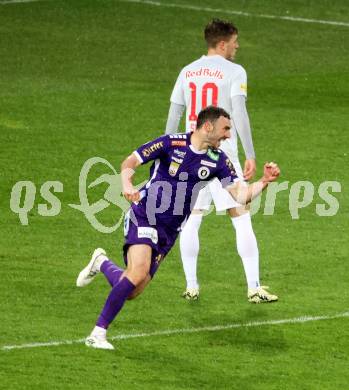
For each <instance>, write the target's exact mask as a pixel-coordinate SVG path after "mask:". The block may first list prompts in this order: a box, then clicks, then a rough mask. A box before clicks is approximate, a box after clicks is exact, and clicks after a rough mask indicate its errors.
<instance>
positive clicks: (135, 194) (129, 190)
mask: <svg viewBox="0 0 349 390" xmlns="http://www.w3.org/2000/svg"><path fill="white" fill-rule="evenodd" d="M123 195H124V197H125V199H126V200H128V201H129V202H138V201H139V199H140V193H139V191H138V190H137V189H135V188H134V187H132V186H127V187H125V188H124V190H123Z"/></svg>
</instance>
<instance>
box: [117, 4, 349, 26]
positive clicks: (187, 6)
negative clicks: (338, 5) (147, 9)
mask: <svg viewBox="0 0 349 390" xmlns="http://www.w3.org/2000/svg"><path fill="white" fill-rule="evenodd" d="M120 1H123V2H125V3H138V4H146V5H153V6H157V7H168V8H182V9H188V10H191V11H203V12H221V13H225V14H230V15H238V16H249V17H254V18H264V19H277V20H288V21H290V22H303V23H317V24H330V25H333V26H345V27H349V23H348V22H337V21H334V20H321V19H308V18H300V17H296V16H282V15H268V14H254V13H250V12H243V11H234V10H229V9H223V8H210V7H199V6H196V5H191V4H176V3H161V2H159V1H151V0H120Z"/></svg>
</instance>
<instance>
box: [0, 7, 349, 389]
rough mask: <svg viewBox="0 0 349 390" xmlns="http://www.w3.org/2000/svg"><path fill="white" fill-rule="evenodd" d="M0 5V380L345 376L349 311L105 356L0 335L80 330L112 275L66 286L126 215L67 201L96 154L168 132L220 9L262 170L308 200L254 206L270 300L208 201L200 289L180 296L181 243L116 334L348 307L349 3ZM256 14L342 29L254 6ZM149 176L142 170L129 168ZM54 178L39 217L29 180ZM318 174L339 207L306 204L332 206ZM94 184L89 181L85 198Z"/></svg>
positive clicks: (96, 193)
mask: <svg viewBox="0 0 349 390" xmlns="http://www.w3.org/2000/svg"><path fill="white" fill-rule="evenodd" d="M161 2H162V3H163V4H169V3H170V2H167V1H165V0H161ZM3 3H4V2H3V1H0V145H1V155H0V222H1V234H0V302H1V304H0V388H1V389H74V390H75V389H183V390H186V389H239V390H240V389H241V390H245V389H248V390H259V389H268V390H270V389H277V390H279V389H295V390H296V389H297V390H299V389H322V390H323V389H331V390H332V389H345V388H348V383H349V371H348V354H349V341H348V340H349V331H348V325H349V323H348V317H345V316H344V317H340V318H332V319H328V320H321V321H320V320H319V321H309V322H304V323H283V324H278V325H276V324H274V325H260V326H257V325H256V326H251V327H237V328H231V329H226V330H220V331H219V330H217V331H201V332H197V333H174V334H168V335H166V334H164V335H157V336H156V335H154V336H149V337H138V338H128V339H121V340H120V339H119V340H114V341H113V342H114V344H115V346H116V350H115V351H114V352H109V351H106V352H105V351H95V350H90V349H88V348H86V347H85V346H84V345H83V344H82V343H74V344H71V345H58V346H43V347H36V348H29V347H28V348H22V349H13V350H5V349H4V348H3V347H4V346H13V345H23V344H28V343H38V342H48V343H50V342H53V341H58V342H62V341H65V340H79V339H82V338H84V337H85V336H87V335H88V333H89V332H90V330H91V328H92V326H93V324H94V321H95V319H96V318H97V315H98V314H99V311H100V310H101V307H102V305H103V302H104V299H105V297H106V294H107V291H108V287H107V284H106V282H105V280H104V278H103V277H99V278H98V279H97V280H96V281H95V282H94V283H93V284H92V285H91V286H88V287H87V288H85V289H77V288H76V287H75V279H76V276H77V274H78V272H79V271H80V269H81V267H82V266H83V265H84V263H85V262H86V261H87V259H88V258H89V257H90V254H91V252H92V251H93V249H94V248H95V247H98V246H101V247H103V248H105V249H106V250H107V251H108V253H109V254H110V255H111V257H112V258H113V259H115V261H116V262H118V263H119V264H122V260H121V246H122V237H123V236H122V229H121V228H120V229H118V230H117V231H116V232H115V233H113V234H103V233H100V232H97V231H96V230H95V229H93V228H92V227H91V225H90V224H89V222H88V221H87V219H86V218H85V217H84V215H83V214H82V213H81V212H79V211H78V210H76V209H73V208H71V207H69V204H77V203H79V193H78V179H79V173H80V170H81V167H82V165H83V164H84V162H85V161H86V160H87V159H89V158H90V157H94V156H99V157H102V158H105V159H107V160H108V161H110V162H111V163H112V164H113V165H114V166H115V167H116V168H117V169H118V167H119V164H120V163H121V161H122V159H123V157H125V156H126V155H127V154H128V153H130V152H131V151H132V150H134V148H135V147H136V146H137V145H139V144H141V143H143V142H146V141H147V140H149V139H152V138H155V137H157V136H158V135H159V134H161V133H162V132H163V131H164V126H165V122H166V118H167V112H168V107H169V97H170V93H171V90H172V87H173V83H174V81H175V79H176V76H177V74H178V72H179V70H180V69H181V68H182V66H184V65H185V64H187V63H189V62H190V61H192V60H193V59H195V58H197V57H199V56H200V55H201V54H203V53H204V52H205V46H204V43H203V41H202V28H203V26H204V25H205V24H206V23H207V21H208V20H210V19H211V18H212V17H221V18H226V19H231V20H233V21H234V22H235V24H236V25H237V26H238V28H239V31H240V34H239V40H240V49H239V51H238V55H237V59H236V62H238V63H240V64H242V65H243V66H244V67H245V68H246V70H247V73H248V78H249V98H248V111H249V115H250V119H251V122H252V126H253V129H254V143H255V149H256V152H257V160H258V168H259V174H260V172H261V167H262V165H263V162H264V161H267V160H271V159H272V160H275V161H277V162H278V163H279V164H280V167H281V169H282V176H281V178H280V181H289V183H290V185H292V184H293V183H295V182H297V181H301V180H304V181H309V182H311V183H313V185H314V188H315V196H314V200H313V201H312V203H311V204H310V205H309V206H308V207H306V208H303V209H301V210H300V211H299V216H300V218H299V219H297V220H294V219H292V218H291V215H290V212H289V203H288V202H289V196H288V195H289V191H283V192H281V193H279V195H278V197H277V202H276V208H275V213H274V215H272V216H268V215H264V214H263V209H262V210H261V211H260V212H259V213H257V214H256V215H255V216H254V217H253V224H254V229H255V232H256V235H257V239H258V243H259V249H260V255H261V278H262V281H263V282H264V283H266V284H269V285H270V286H271V287H272V289H271V291H273V292H274V291H275V293H277V294H278V295H279V298H280V300H279V302H278V303H276V304H272V305H255V306H253V305H251V304H248V302H247V299H246V286H245V280H244V275H243V269H242V266H241V264H240V260H239V258H238V255H237V253H236V250H235V239H234V236H233V233H232V229H231V225H230V221H229V220H228V218H226V217H224V216H214V215H213V214H212V215H209V216H208V217H206V220H205V221H204V223H203V227H202V230H201V233H200V234H201V236H200V237H201V252H200V259H199V278H200V282H201V299H200V301H198V302H194V303H190V302H187V301H184V300H183V299H181V298H180V294H181V292H182V291H183V288H184V275H183V272H182V267H181V262H180V258H179V249H178V244H176V246H175V247H174V249H173V251H172V252H171V254H170V255H169V256H168V257H167V259H166V261H165V262H164V263H163V264H162V266H161V269H160V270H159V272H158V274H157V275H156V277H155V279H154V281H153V282H152V283H151V285H150V286H149V287H148V288H147V290H146V291H145V293H144V294H143V295H142V296H140V297H139V298H138V299H137V300H135V301H132V302H128V303H127V304H126V306H125V308H124V310H123V311H122V313H121V315H120V316H119V317H118V318H117V320H116V321H115V322H114V323H113V325H112V327H111V329H110V332H109V333H110V336H118V335H125V334H139V333H152V332H154V333H156V332H161V331H166V330H178V329H179V330H180V329H195V328H201V327H210V326H216V325H219V326H223V327H224V326H227V325H229V324H246V323H249V322H252V323H255V324H256V323H258V322H267V321H273V320H282V319H292V318H299V317H302V316H313V317H315V316H333V315H337V314H340V313H345V312H348V307H349V304H348V299H349V295H348V280H349V266H348V255H349V253H348V252H349V245H348V229H349V186H348V183H349V172H348V158H349V157H348V156H349V150H348V147H349V141H348V130H349V129H348V122H349V116H348V102H349V96H348V94H349V93H348V82H349V77H348V76H349V72H348V58H349V57H348V41H349V26H348V14H349V6H348V2H347V1H344V0H335V1H331V2H330V1H328V0H319V1H313V0H309V1H306V2H305V1H301V0H294V1H281V0H276V1H270V0H262V1H257V0H249V1H245V0H236V1H223V0H211V1H209V0H201V1H197V0H173V3H176V4H177V5H178V4H180V5H184V6H185V5H188V4H191V5H194V6H197V7H202V8H204V7H209V8H212V9H218V11H208V10H206V11H205V10H201V11H200V10H194V9H191V10H189V9H187V8H180V7H165V6H155V5H149V4H141V3H137V2H122V1H112V0H74V1H72V0H64V1H61V0H57V1H53V0H52V1H46V2H45V1H39V2H28V3H14V4H3ZM171 3H172V2H171ZM224 10H226V11H231V10H236V11H243V12H246V13H249V14H250V16H247V15H236V14H235V15H234V14H229V13H227V12H225V11H224ZM261 14H269V15H276V16H292V17H295V18H297V17H298V18H308V19H317V20H331V21H335V22H344V23H347V25H340V24H332V25H330V24H319V23H306V22H300V21H294V20H283V19H278V18H275V19H268V18H263V17H258V16H253V15H261ZM101 173H110V172H108V170H107V168H103V167H101V166H100V167H96V169H95V171H94V172H93V173H92V175H95V177H98V176H99V175H100V174H101ZM146 173H147V168H143V167H142V169H141V170H140V172H139V174H137V180H136V181H137V182H140V181H141V180H144V178H145V177H146ZM92 179H93V178H91V180H92ZM50 180H56V181H60V182H61V183H63V192H61V193H57V196H58V198H59V199H60V202H61V210H60V213H59V214H58V215H56V216H51V217H44V216H41V215H40V214H39V211H38V207H39V204H45V203H47V202H46V201H45V200H44V199H43V197H42V195H41V194H40V188H41V186H42V185H43V183H45V182H47V181H50ZM327 180H332V181H337V182H339V183H340V184H341V192H340V193H334V194H333V195H334V196H335V197H336V198H337V200H338V203H339V210H338V212H337V213H336V215H334V216H332V217H319V216H318V215H317V213H316V204H324V203H325V202H324V201H323V200H322V199H321V198H320V197H319V196H318V195H317V190H318V188H319V186H320V184H321V183H322V182H324V181H327ZM18 181H31V182H32V183H34V185H35V188H36V196H35V201H34V206H33V208H32V209H31V211H30V212H29V213H28V225H27V226H24V225H22V224H21V223H20V220H19V217H18V215H17V214H16V213H14V212H12V211H11V209H10V198H11V190H12V187H13V186H14V185H15V184H16V183H17V182H18ZM105 189H106V187H105V186H103V185H100V186H98V187H96V188H95V190H92V189H91V190H89V191H90V201H96V200H98V199H100V198H101V196H102V195H103V193H104V191H105ZM22 202H23V199H22ZM262 204H263V202H262ZM119 217H120V211H119V210H118V209H117V207H115V206H114V207H113V206H109V207H108V209H106V210H104V211H103V212H101V215H100V219H101V220H102V221H103V222H104V223H105V224H109V225H112V224H113V222H114V220H115V219H118V218H119Z"/></svg>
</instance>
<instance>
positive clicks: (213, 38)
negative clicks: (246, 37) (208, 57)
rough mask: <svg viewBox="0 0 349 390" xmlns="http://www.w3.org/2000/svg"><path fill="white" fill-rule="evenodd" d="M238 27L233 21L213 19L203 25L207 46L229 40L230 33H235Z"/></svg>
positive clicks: (213, 45) (214, 45)
mask: <svg viewBox="0 0 349 390" xmlns="http://www.w3.org/2000/svg"><path fill="white" fill-rule="evenodd" d="M237 33H238V29H237V28H236V27H235V26H234V25H233V23H230V22H227V21H225V20H220V19H213V20H212V21H211V22H210V23H209V24H208V25H207V26H206V27H205V32H204V35H205V41H206V43H207V46H208V47H216V46H217V44H218V42H220V41H229V39H230V38H231V36H232V35H234V34H237Z"/></svg>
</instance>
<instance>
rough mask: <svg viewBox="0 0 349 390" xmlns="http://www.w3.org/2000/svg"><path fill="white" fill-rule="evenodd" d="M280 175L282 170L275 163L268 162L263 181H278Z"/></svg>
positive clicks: (265, 165) (265, 166)
mask: <svg viewBox="0 0 349 390" xmlns="http://www.w3.org/2000/svg"><path fill="white" fill-rule="evenodd" d="M279 175H280V168H279V167H278V165H277V164H276V163H274V162H267V163H265V164H264V175H263V179H264V180H265V181H267V182H271V181H274V180H276V179H277V178H278V177H279Z"/></svg>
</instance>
